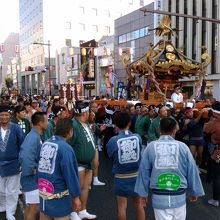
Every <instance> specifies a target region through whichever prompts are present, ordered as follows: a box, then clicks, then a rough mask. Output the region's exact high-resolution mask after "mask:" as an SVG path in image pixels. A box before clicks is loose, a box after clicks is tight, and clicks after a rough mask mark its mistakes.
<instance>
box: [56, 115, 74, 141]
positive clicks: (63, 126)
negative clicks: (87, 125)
mask: <svg viewBox="0 0 220 220" xmlns="http://www.w3.org/2000/svg"><path fill="white" fill-rule="evenodd" d="M71 130H73V125H72V120H71V119H69V118H62V119H59V120H58V121H57V124H56V128H55V132H54V134H55V135H58V136H61V137H66V136H67V134H68V133H69V132H70V131H71Z"/></svg>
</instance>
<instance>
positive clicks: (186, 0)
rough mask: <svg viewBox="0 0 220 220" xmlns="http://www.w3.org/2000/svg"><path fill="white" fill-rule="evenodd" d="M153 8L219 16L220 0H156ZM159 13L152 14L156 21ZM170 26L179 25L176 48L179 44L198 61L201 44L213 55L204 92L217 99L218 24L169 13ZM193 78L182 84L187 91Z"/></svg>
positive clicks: (219, 85) (219, 96)
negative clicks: (186, 87)
mask: <svg viewBox="0 0 220 220" xmlns="http://www.w3.org/2000/svg"><path fill="white" fill-rule="evenodd" d="M155 9H160V10H162V11H167V12H174V13H180V14H187V15H194V16H199V17H207V18H213V19H218V20H219V19H220V13H219V12H220V1H219V0H200V1H196V0H155ZM161 16H162V15H158V14H154V17H155V21H158V20H159V19H160V17H161ZM171 20H172V27H176V28H178V29H179V30H180V31H179V33H178V38H176V37H173V39H172V41H173V42H174V44H175V46H176V48H181V49H182V50H183V52H184V54H186V55H187V56H188V57H189V58H192V59H195V60H197V61H201V53H202V47H203V46H206V47H207V49H208V53H209V54H210V55H211V56H212V62H211V65H209V66H208V76H207V77H206V95H207V96H209V95H211V94H213V96H214V97H215V98H217V99H218V100H220V92H219V91H220V62H218V59H217V57H219V56H220V47H219V46H218V43H219V42H220V26H219V25H218V24H216V23H211V22H208V21H204V20H195V19H191V18H184V17H178V16H171ZM194 81H195V78H192V79H191V80H186V81H185V82H184V84H185V86H188V87H189V91H190V90H192V88H193V87H194V84H195V83H194Z"/></svg>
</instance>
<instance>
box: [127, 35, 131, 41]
mask: <svg viewBox="0 0 220 220" xmlns="http://www.w3.org/2000/svg"><path fill="white" fill-rule="evenodd" d="M130 40H131V33H127V41H130Z"/></svg>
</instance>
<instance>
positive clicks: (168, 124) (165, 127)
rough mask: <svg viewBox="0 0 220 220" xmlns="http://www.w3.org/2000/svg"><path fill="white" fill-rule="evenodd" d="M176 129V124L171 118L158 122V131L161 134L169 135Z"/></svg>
mask: <svg viewBox="0 0 220 220" xmlns="http://www.w3.org/2000/svg"><path fill="white" fill-rule="evenodd" d="M176 127H177V122H176V121H175V120H174V119H173V118H171V117H166V118H162V119H161V120H160V131H161V132H162V133H171V132H172V131H174V130H175V128H176Z"/></svg>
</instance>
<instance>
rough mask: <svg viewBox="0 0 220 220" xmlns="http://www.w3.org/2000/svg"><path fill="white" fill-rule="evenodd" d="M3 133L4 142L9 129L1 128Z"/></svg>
mask: <svg viewBox="0 0 220 220" xmlns="http://www.w3.org/2000/svg"><path fill="white" fill-rule="evenodd" d="M1 133H2V140H3V141H4V139H5V135H6V133H7V129H6V130H4V129H3V128H2V127H1Z"/></svg>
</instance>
